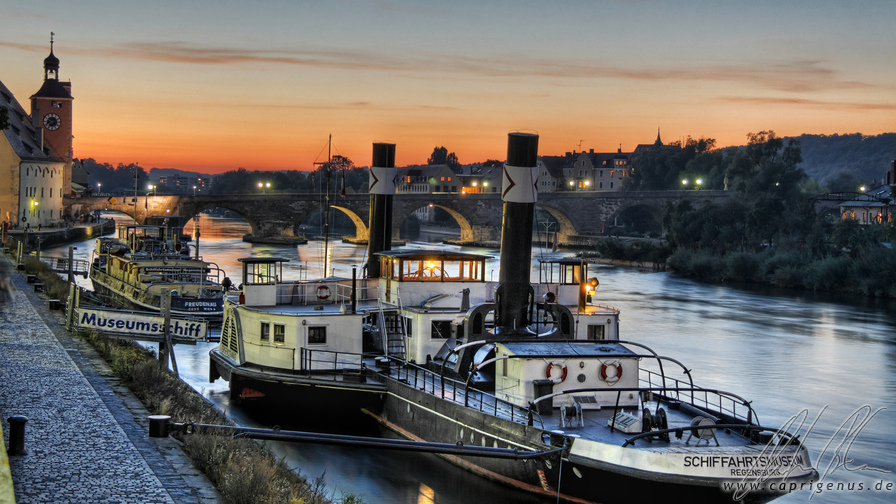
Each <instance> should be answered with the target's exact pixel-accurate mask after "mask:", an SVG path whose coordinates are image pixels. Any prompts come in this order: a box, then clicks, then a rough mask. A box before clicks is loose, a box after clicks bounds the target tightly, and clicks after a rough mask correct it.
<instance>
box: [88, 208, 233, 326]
mask: <svg viewBox="0 0 896 504" xmlns="http://www.w3.org/2000/svg"><path fill="white" fill-rule="evenodd" d="M89 278H90V280H91V282H92V283H93V287H94V291H96V293H97V294H99V295H100V296H104V297H107V298H109V299H110V300H111V301H112V303H113V304H115V305H117V306H119V307H123V308H129V309H134V310H144V311H156V312H158V311H159V310H160V309H161V308H160V307H161V302H162V301H161V300H162V290H163V289H167V290H169V291H170V292H171V313H172V315H176V316H191V317H201V318H205V319H208V320H209V321H211V322H220V320H221V317H222V315H223V304H224V299H223V298H224V292H225V291H226V289H227V287H228V286H229V279H226V277H224V273H223V271H221V270H220V268H218V267H217V265H215V264H214V263H210V262H206V261H202V260H200V259H198V258H192V257H190V255H189V247H188V246H187V245H186V244H183V243H180V242H179V241H176V240H170V239H167V237H166V228H165V226H153V225H142V226H141V225H123V226H119V229H118V236H117V237H114V238H112V237H103V238H98V239H97V241H96V248H95V250H94V255H93V259H92V261H91V264H90V273H89Z"/></svg>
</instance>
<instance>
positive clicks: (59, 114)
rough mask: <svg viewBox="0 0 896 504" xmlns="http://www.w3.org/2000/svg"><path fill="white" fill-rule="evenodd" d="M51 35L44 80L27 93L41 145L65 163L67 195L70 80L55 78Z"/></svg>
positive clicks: (56, 67) (69, 185)
mask: <svg viewBox="0 0 896 504" xmlns="http://www.w3.org/2000/svg"><path fill="white" fill-rule="evenodd" d="M53 36H54V34H53V33H50V55H49V56H47V57H46V58H45V59H44V83H43V85H42V86H41V87H40V90H38V92H37V93H34V95H33V96H32V97H31V121H32V125H33V126H34V128H35V129H36V130H38V132H39V133H38V134H39V135H42V136H43V144H44V146H49V147H50V149H51V150H52V151H53V152H54V153H55V155H56V156H58V157H59V158H61V159H62V160H63V162H64V163H65V168H64V171H63V185H62V188H63V190H64V193H63V194H65V195H66V196H68V195H70V194H71V190H72V157H73V152H72V138H73V137H72V100H73V98H72V94H71V89H72V84H71V82H60V81H59V58H57V57H56V56H55V55H54V54H53Z"/></svg>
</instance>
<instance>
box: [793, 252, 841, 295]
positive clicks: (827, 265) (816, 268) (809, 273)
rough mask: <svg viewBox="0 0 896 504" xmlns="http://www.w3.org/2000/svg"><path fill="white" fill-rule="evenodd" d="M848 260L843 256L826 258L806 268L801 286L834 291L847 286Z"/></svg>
mask: <svg viewBox="0 0 896 504" xmlns="http://www.w3.org/2000/svg"><path fill="white" fill-rule="evenodd" d="M851 262H852V261H850V259H849V258H848V257H845V256H835V257H827V258H824V259H821V260H819V261H814V262H812V263H810V264H809V265H807V267H806V277H805V279H804V280H803V285H804V286H805V287H806V288H808V289H814V290H835V289H841V288H843V287H844V286H847V285H848V283H849V281H850V276H851V275H850V263H851Z"/></svg>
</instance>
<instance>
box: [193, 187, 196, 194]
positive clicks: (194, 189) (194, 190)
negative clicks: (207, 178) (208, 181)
mask: <svg viewBox="0 0 896 504" xmlns="http://www.w3.org/2000/svg"><path fill="white" fill-rule="evenodd" d="M193 196H196V186H193Z"/></svg>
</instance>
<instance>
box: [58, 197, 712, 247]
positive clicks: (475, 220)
mask: <svg viewBox="0 0 896 504" xmlns="http://www.w3.org/2000/svg"><path fill="white" fill-rule="evenodd" d="M728 197H729V193H728V192H726V191H615V192H557V193H541V194H539V195H538V202H537V203H536V207H537V208H539V209H542V210H544V211H546V212H547V213H549V214H550V215H551V216H553V218H554V219H555V220H556V221H557V226H556V227H553V228H552V229H551V231H556V232H557V233H558V236H559V241H560V243H561V244H569V243H574V242H576V240H580V239H582V238H583V237H588V236H594V235H599V234H601V233H604V232H606V231H607V230H608V229H609V228H610V227H612V226H613V225H614V223H615V222H616V220H617V218H619V217H620V216H621V215H622V214H623V213H625V212H627V211H630V210H632V209H636V208H637V209H639V210H640V211H641V212H642V213H643V212H647V213H648V214H649V215H651V216H653V218H654V219H655V220H656V222H662V215H663V208H664V206H665V204H666V202H667V201H672V202H677V201H680V200H685V199H686V200H691V201H692V202H694V204H699V203H700V202H703V201H713V202H721V201H723V200H726V199H727V198H728ZM114 200H115V203H112V202H111V201H110V198H108V197H91V198H79V199H73V200H70V201H71V207H70V208H69V209H68V210H69V211H70V212H71V213H72V215H79V214H82V213H87V212H90V211H93V210H102V209H108V210H118V211H120V212H123V213H126V214H128V215H134V212H135V210H136V213H137V220H138V221H139V222H142V221H143V220H144V219H145V218H146V216H147V215H166V213H167V214H170V215H183V216H190V215H196V214H197V213H199V212H202V211H204V210H208V209H212V208H224V209H227V210H230V211H232V212H234V213H236V214H239V215H240V216H241V217H243V218H244V219H246V221H248V223H249V225H250V226H251V228H252V234H253V235H255V236H292V235H295V234H299V233H298V231H299V226H300V225H301V223H302V222H303V221H305V220H306V219H307V218H308V217H309V216H310V215H311V214H312V213H313V212H315V211H316V210H319V209H322V208H323V207H324V201H323V199H322V198H321V196H320V195H319V194H269V195H259V194H254V195H240V194H233V195H230V194H223V195H197V196H191V195H176V196H138V197H137V198H136V206H135V205H134V199H133V197H130V196H128V197H124V198H118V197H116V198H114ZM369 205H370V198H369V195H368V194H350V195H347V196H344V197H343V196H331V197H330V208H331V209H335V211H341V212H343V213H345V214H346V215H347V216H348V217H349V218H350V219H351V220H352V222H354V224H355V227H356V230H357V231H356V236H355V238H356V239H358V240H366V239H367V238H368V225H367V223H368V216H369V211H370V207H369ZM392 206H393V223H394V228H395V229H394V233H395V234H396V237H397V233H398V228H399V227H400V224H401V222H403V221H404V220H405V219H406V218H407V217H409V216H410V215H411V214H412V213H413V212H414V211H416V210H417V209H419V208H422V207H425V206H432V207H437V208H441V209H443V210H445V211H446V212H448V213H449V214H450V215H451V216H452V217H453V218H454V219H455V220H456V221H457V222H458V224H459V225H460V229H461V237H460V238H461V240H460V241H461V242H464V243H472V242H495V241H500V239H501V216H502V207H503V203H502V201H501V195H500V194H499V193H485V194H464V195H460V194H456V193H452V194H449V193H444V194H439V193H437V194H396V195H395V199H394V200H393V205H392Z"/></svg>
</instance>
